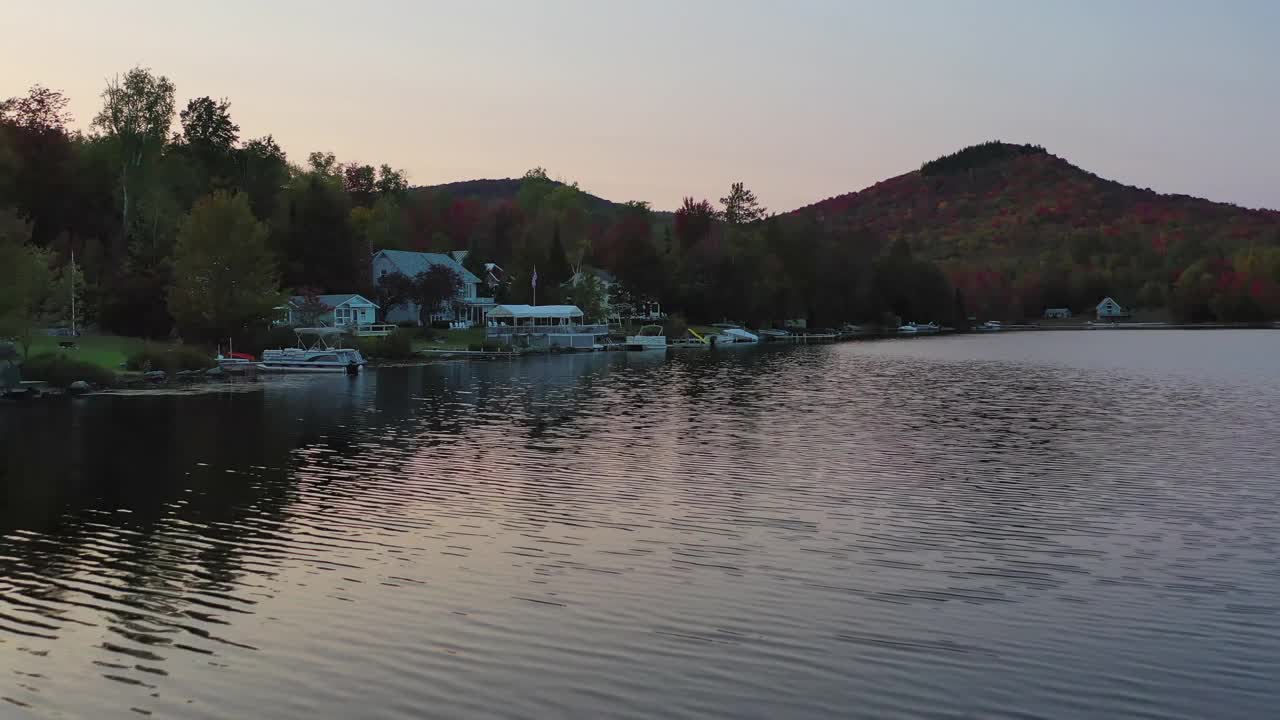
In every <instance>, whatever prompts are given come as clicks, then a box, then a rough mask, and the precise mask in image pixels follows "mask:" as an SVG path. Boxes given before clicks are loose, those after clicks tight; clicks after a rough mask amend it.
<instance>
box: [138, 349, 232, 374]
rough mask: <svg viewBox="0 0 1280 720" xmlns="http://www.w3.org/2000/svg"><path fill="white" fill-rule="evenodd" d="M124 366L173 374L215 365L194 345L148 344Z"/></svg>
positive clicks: (204, 368)
mask: <svg viewBox="0 0 1280 720" xmlns="http://www.w3.org/2000/svg"><path fill="white" fill-rule="evenodd" d="M124 366H125V369H127V370H133V371H135V372H138V371H146V370H163V371H165V372H166V373H169V374H170V375H172V374H174V373H176V372H181V371H183V370H207V369H209V368H211V367H213V366H214V360H213V358H212V357H210V356H209V354H208V353H206V352H204V351H203V350H199V349H196V348H192V347H186V346H175V347H156V346H153V345H148V346H147V347H144V348H143V349H141V350H139V351H138V352H136V353H134V354H132V355H130V356H129V359H128V360H126V361H125V363H124Z"/></svg>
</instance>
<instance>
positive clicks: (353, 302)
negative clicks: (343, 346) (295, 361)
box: [276, 293, 378, 327]
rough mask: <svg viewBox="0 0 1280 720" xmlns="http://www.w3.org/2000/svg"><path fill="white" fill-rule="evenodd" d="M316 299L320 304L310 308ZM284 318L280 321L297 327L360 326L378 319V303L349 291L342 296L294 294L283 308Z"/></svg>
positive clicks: (281, 308) (282, 315)
mask: <svg viewBox="0 0 1280 720" xmlns="http://www.w3.org/2000/svg"><path fill="white" fill-rule="evenodd" d="M313 302H315V303H319V306H318V307H315V308H310V307H308V305H310V304H312V303H313ZM276 309H277V310H278V311H280V315H281V317H280V320H279V321H277V324H283V325H288V326H290V327H297V326H300V325H316V326H318V327H352V326H355V327H359V326H361V325H372V324H374V323H375V322H376V321H377V319H378V318H377V315H378V306H377V305H375V304H374V303H373V302H372V301H370V300H369V299H368V298H366V297H364V296H362V295H356V294H355V293H345V294H339V295H312V296H305V295H294V296H293V297H291V298H289V301H288V302H287V303H285V304H284V305H282V306H281V307H279V308H276Z"/></svg>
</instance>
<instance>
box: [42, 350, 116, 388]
mask: <svg viewBox="0 0 1280 720" xmlns="http://www.w3.org/2000/svg"><path fill="white" fill-rule="evenodd" d="M22 377H23V378H25V379H27V380H43V381H44V382H47V383H49V384H50V385H53V386H55V387H66V386H68V385H70V384H71V383H73V382H75V381H77V380H84V381H85V382H87V383H92V384H94V385H111V384H112V383H114V382H115V381H116V374H115V373H113V372H111V371H110V370H108V369H106V368H104V367H101V366H99V365H94V364H93V363H87V362H84V361H82V360H75V359H72V358H69V357H67V356H66V355H63V354H62V353H41V354H39V355H34V356H32V357H31V358H29V359H27V361H26V362H24V363H23V364H22Z"/></svg>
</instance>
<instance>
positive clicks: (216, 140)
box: [178, 96, 240, 154]
mask: <svg viewBox="0 0 1280 720" xmlns="http://www.w3.org/2000/svg"><path fill="white" fill-rule="evenodd" d="M178 118H179V120H180V121H181V122H182V136H183V138H184V139H185V140H186V141H187V144H189V145H191V146H193V147H197V148H200V149H202V150H206V151H208V152H210V153H215V154H227V153H230V152H231V149H232V148H233V147H235V144H236V142H238V141H239V140H240V126H239V125H236V124H235V123H234V122H232V121H231V103H229V102H227V100H226V98H223V99H222V100H214V99H213V98H211V97H207V96H206V97H199V98H195V99H194V100H191V101H190V102H188V103H187V107H186V109H184V110H183V111H182V112H180V113H178Z"/></svg>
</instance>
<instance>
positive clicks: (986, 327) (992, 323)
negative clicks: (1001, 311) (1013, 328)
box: [977, 320, 1004, 332]
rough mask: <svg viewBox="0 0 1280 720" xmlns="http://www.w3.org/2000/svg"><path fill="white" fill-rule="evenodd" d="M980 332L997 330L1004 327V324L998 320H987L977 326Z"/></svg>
mask: <svg viewBox="0 0 1280 720" xmlns="http://www.w3.org/2000/svg"><path fill="white" fill-rule="evenodd" d="M977 329H978V330H979V331H980V332H999V331H1000V330H1003V329H1004V324H1003V323H1001V322H1000V321H999V320H988V321H986V322H984V323H982V324H981V325H979V326H978V328H977Z"/></svg>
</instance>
